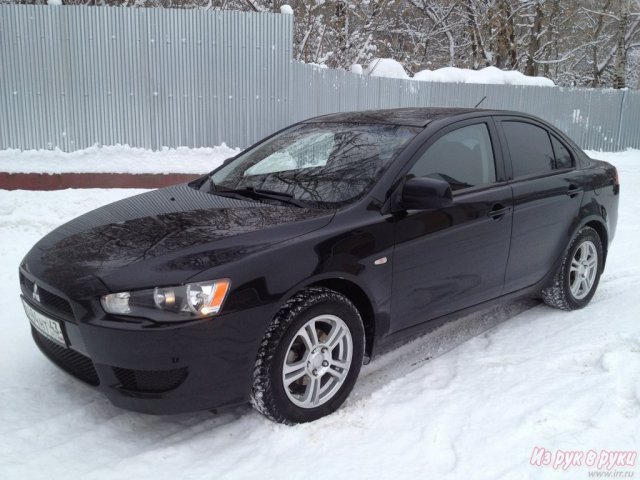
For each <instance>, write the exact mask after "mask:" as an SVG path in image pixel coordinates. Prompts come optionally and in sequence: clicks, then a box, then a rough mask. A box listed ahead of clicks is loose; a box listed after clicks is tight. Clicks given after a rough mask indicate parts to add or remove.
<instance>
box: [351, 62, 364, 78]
mask: <svg viewBox="0 0 640 480" xmlns="http://www.w3.org/2000/svg"><path fill="white" fill-rule="evenodd" d="M349 71H350V72H351V73H357V74H358V75H362V73H363V69H362V65H360V64H359V63H354V64H353V65H351V67H350V68H349Z"/></svg>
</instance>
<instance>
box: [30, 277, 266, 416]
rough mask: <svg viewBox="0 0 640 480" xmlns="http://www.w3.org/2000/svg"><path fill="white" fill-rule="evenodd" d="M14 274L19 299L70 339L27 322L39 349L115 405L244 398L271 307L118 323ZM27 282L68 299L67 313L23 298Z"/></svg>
mask: <svg viewBox="0 0 640 480" xmlns="http://www.w3.org/2000/svg"><path fill="white" fill-rule="evenodd" d="M21 279H22V280H21V283H22V291H23V298H24V300H25V301H27V302H28V303H29V304H30V305H31V306H32V307H33V308H34V309H36V310H38V311H40V312H41V313H42V314H44V315H47V316H49V317H51V318H54V319H56V320H58V321H59V322H61V324H62V325H63V330H64V331H65V336H66V338H67V341H68V344H69V347H68V348H64V347H62V346H59V345H57V344H56V343H54V342H52V341H51V340H49V339H47V338H46V337H44V336H43V335H41V334H40V333H38V332H37V331H36V330H35V329H34V328H33V327H32V333H33V337H34V340H35V342H36V344H37V345H38V347H39V348H40V350H41V351H42V352H43V353H44V354H45V355H46V356H47V357H48V358H49V359H50V360H52V361H53V362H54V363H56V364H57V365H58V366H60V367H61V368H62V369H64V370H65V371H67V372H68V373H70V374H72V375H74V376H75V377H77V378H79V379H81V380H83V381H85V382H86V383H88V384H90V385H92V386H94V387H95V388H97V389H99V390H100V391H102V392H103V393H104V394H105V395H106V396H107V397H108V398H109V400H110V401H111V402H112V403H113V404H115V405H117V406H118V407H122V408H126V409H129V410H134V411H139V412H145V413H155V414H167V413H181V412H192V411H198V410H208V409H214V408H220V407H224V406H230V405H236V404H241V403H245V402H247V401H248V399H249V394H250V391H251V384H252V381H253V368H254V363H255V359H256V356H257V352H258V349H259V347H260V343H261V341H262V338H263V336H264V332H265V331H266V329H267V327H268V324H269V321H270V319H271V317H272V312H271V311H270V310H271V309H270V308H268V307H257V308H253V309H249V310H245V311H242V312H238V313H231V314H228V315H221V316H219V317H213V318H212V319H208V320H197V321H193V322H189V323H184V324H171V325H160V324H153V323H151V322H138V323H137V322H135V321H132V322H123V321H121V320H118V319H116V318H114V317H111V316H108V315H105V314H104V313H92V312H95V310H96V308H95V305H93V306H89V305H86V304H84V305H81V304H77V303H75V302H74V301H72V300H71V299H69V298H68V297H65V296H64V294H63V293H62V292H59V291H56V290H55V289H53V288H51V287H49V286H47V285H41V283H40V282H39V281H37V280H35V279H33V278H28V277H27V276H26V274H25V273H24V272H21ZM34 280H35V281H36V282H37V283H38V287H39V288H40V292H43V291H44V292H48V293H50V294H51V295H55V296H57V297H59V298H61V299H62V300H64V301H66V302H68V303H69V305H70V307H71V308H70V309H65V310H71V312H72V315H69V314H68V313H69V312H68V311H67V312H63V311H62V310H63V309H58V308H51V305H49V304H47V302H40V303H39V302H37V301H36V300H35V299H34V298H32V297H31V296H29V294H28V293H29V290H28V285H26V287H27V288H25V283H28V282H33V281H34ZM41 298H44V296H41ZM58 303H59V304H62V302H58Z"/></svg>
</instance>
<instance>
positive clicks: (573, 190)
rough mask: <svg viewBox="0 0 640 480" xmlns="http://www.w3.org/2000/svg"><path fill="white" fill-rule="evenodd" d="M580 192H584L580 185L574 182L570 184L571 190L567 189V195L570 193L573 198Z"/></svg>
mask: <svg viewBox="0 0 640 480" xmlns="http://www.w3.org/2000/svg"><path fill="white" fill-rule="evenodd" d="M580 192H582V189H581V188H580V187H578V186H577V185H576V184H575V183H572V184H571V185H569V190H568V191H567V195H569V196H570V197H571V198H575V197H577V196H578V194H579V193H580Z"/></svg>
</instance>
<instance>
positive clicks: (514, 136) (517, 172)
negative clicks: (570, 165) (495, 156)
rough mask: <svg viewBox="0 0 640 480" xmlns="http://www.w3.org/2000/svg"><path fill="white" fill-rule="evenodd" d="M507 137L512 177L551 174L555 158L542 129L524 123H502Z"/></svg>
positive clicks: (549, 142) (545, 133)
mask: <svg viewBox="0 0 640 480" xmlns="http://www.w3.org/2000/svg"><path fill="white" fill-rule="evenodd" d="M502 128H503V129H504V133H505V135H506V136H507V143H508V144H509V153H510V154H511V164H512V166H513V176H514V177H515V178H517V177H523V176H525V175H532V174H534V173H547V172H552V171H553V169H554V167H555V157H554V155H553V149H552V148H551V141H550V140H549V134H548V133H547V131H546V130H545V129H543V128H540V127H537V126H536V125H531V124H530V123H524V122H510V121H506V122H502Z"/></svg>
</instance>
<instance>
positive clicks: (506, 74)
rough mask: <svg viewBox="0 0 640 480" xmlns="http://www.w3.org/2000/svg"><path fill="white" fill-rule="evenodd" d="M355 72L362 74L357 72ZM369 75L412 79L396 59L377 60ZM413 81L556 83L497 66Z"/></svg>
mask: <svg viewBox="0 0 640 480" xmlns="http://www.w3.org/2000/svg"><path fill="white" fill-rule="evenodd" d="M358 66H359V65H357V64H356V65H353V66H352V67H351V71H352V72H353V73H361V72H358V71H357V70H354V67H358ZM364 74H365V75H372V76H374V77H388V78H402V79H408V78H410V77H409V75H408V74H407V72H406V71H405V70H404V67H403V66H402V64H401V63H400V62H398V61H396V60H393V59H392V58H374V59H373V60H372V61H371V63H370V64H369V66H368V67H367V68H366V69H365V71H364ZM411 79H413V80H418V81H421V82H443V83H480V84H493V85H534V86H539V87H553V86H555V84H554V83H553V80H550V79H548V78H546V77H528V76H527V75H524V74H523V73H520V72H517V71H512V70H500V69H499V68H496V67H485V68H482V69H480V70H470V69H467V68H457V67H444V68H439V69H437V70H421V71H419V72H417V73H416V74H415V75H414V76H413V77H411Z"/></svg>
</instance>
